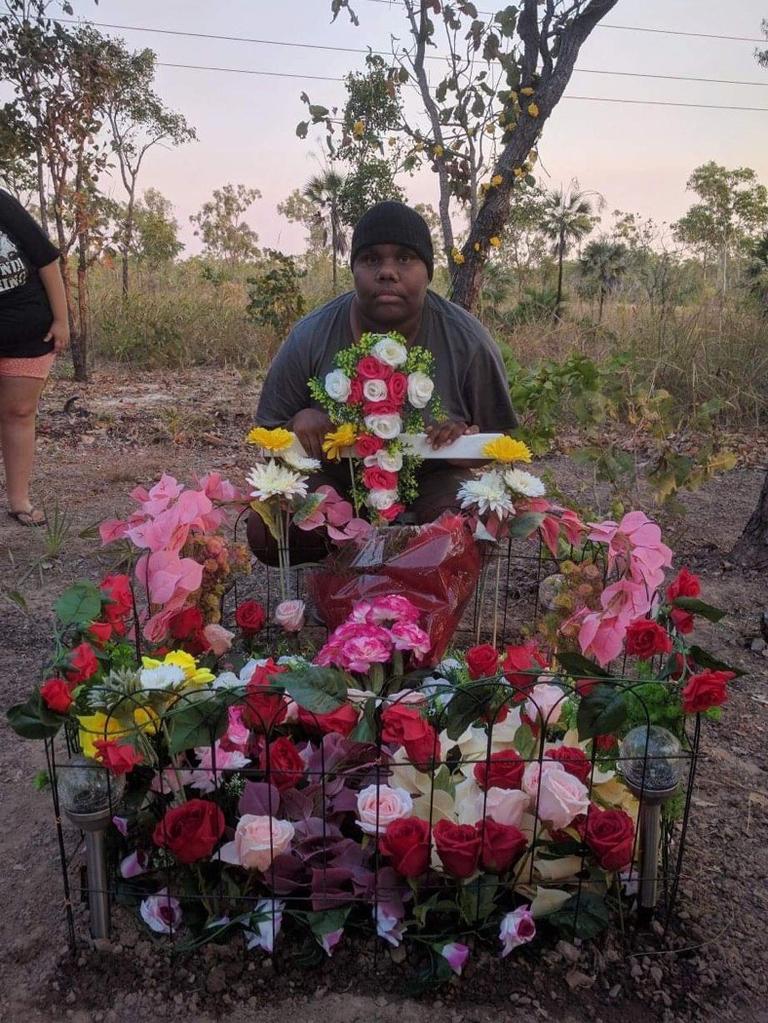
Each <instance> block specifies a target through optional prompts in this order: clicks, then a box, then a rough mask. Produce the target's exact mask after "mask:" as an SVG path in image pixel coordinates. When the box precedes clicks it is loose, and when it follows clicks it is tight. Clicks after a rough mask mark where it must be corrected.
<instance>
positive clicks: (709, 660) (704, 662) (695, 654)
mask: <svg viewBox="0 0 768 1023" xmlns="http://www.w3.org/2000/svg"><path fill="white" fill-rule="evenodd" d="M688 656H689V657H690V658H692V659H693V661H694V663H695V664H698V665H699V667H701V668H709V669H710V670H711V671H732V672H733V674H734V675H735V676H736V677H737V678H740V677H741V676H742V675H744V674H745V672H743V671H741V670H740V669H739V668H734V667H732V666H731V665H730V664H726V663H725V661H719V660H718V659H717V657H713V656H712V654H709V653H707V651H706V650H702V649H701V647H700V646H692V647H690V648H689V650H688Z"/></svg>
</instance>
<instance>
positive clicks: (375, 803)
mask: <svg viewBox="0 0 768 1023" xmlns="http://www.w3.org/2000/svg"><path fill="white" fill-rule="evenodd" d="M412 813H413V800H412V799H411V797H410V794H409V793H408V792H406V790H405V789H393V788H390V787H389V785H378V786H377V785H368V786H367V787H366V788H364V789H362V790H361V791H360V794H359V795H358V797H357V816H358V817H359V824H360V827H361V828H362V830H363V831H365V832H366V834H368V835H375V834H376V832H377V831H386V830H387V826H388V825H389V824H391V823H392V821H396V820H400V818H401V817H410V816H411V814H412Z"/></svg>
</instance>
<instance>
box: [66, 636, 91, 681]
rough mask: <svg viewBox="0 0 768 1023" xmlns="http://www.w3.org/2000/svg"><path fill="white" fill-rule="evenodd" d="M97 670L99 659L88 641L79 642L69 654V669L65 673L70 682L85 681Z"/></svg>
mask: <svg viewBox="0 0 768 1023" xmlns="http://www.w3.org/2000/svg"><path fill="white" fill-rule="evenodd" d="M98 670H99V661H98V658H97V657H96V654H95V653H94V652H93V647H92V646H91V645H90V644H89V643H81V644H80V645H79V646H76V647H75V648H74V650H71V651H70V654H69V670H68V671H67V673H66V675H67V678H68V679H69V681H70V682H86V681H87V680H88V679H89V678H91V676H92V675H95V674H96V672H97V671H98Z"/></svg>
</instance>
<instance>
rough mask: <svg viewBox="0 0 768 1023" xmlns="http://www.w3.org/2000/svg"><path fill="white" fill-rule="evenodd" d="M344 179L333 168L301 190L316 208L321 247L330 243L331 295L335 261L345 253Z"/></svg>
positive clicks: (311, 180)
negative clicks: (343, 221)
mask: <svg viewBox="0 0 768 1023" xmlns="http://www.w3.org/2000/svg"><path fill="white" fill-rule="evenodd" d="M345 182H346V178H345V177H344V175H343V174H339V173H338V171H335V170H333V168H327V169H326V170H324V171H323V172H322V173H321V174H315V175H314V177H311V178H310V179H309V181H308V182H307V183H306V185H305V186H304V188H303V193H304V196H305V197H306V198H307V199H309V201H310V202H311V203H313V205H314V206H315V207H316V208H317V213H316V216H317V219H318V221H319V222H320V223H322V225H323V245H327V244H328V240H329V238H330V242H331V259H332V265H333V293H334V295H335V294H336V290H337V288H336V278H337V260H338V257H339V256H343V255H344V253H345V252H346V251H347V239H346V235H345V234H344V227H343V225H342V223H341V214H340V210H339V200H340V197H341V191H342V189H343V188H344V184H345Z"/></svg>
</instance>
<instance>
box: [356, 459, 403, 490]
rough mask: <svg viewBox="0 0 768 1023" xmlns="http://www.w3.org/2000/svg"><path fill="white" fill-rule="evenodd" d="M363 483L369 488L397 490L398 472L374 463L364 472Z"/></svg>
mask: <svg viewBox="0 0 768 1023" xmlns="http://www.w3.org/2000/svg"><path fill="white" fill-rule="evenodd" d="M363 484H364V485H365V486H366V487H367V488H368V489H369V490H396V489H397V473H396V472H387V470H386V469H379V468H378V466H375V465H372V466H370V468H368V469H366V470H365V472H364V473H363Z"/></svg>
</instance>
